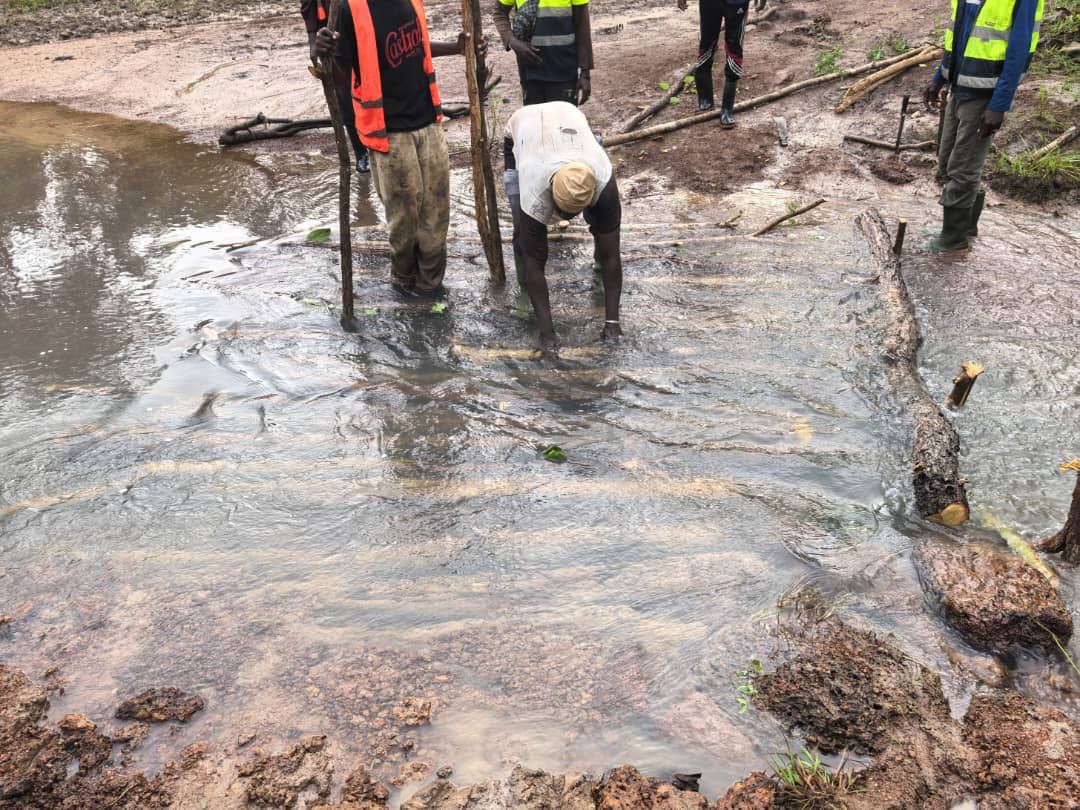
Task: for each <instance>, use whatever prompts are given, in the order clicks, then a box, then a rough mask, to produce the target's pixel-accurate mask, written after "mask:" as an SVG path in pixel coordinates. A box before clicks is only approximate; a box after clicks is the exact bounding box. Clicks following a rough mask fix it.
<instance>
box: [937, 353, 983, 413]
mask: <svg viewBox="0 0 1080 810" xmlns="http://www.w3.org/2000/svg"><path fill="white" fill-rule="evenodd" d="M982 373H983V367H982V366H981V365H979V364H978V363H974V362H968V363H961V364H960V373H959V374H958V375H956V377H954V378H953V381H952V382H953V388H952V391H950V392H949V396H948V397H947V398H946V399H945V404H946V405H947V406H948V407H950V408H962V407H964V403H965V402H967V398H968V394H970V393H971V389H972V387H974V385H975V380H976V379H978V377H979V375H980V374H982Z"/></svg>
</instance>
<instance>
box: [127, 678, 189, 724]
mask: <svg viewBox="0 0 1080 810" xmlns="http://www.w3.org/2000/svg"><path fill="white" fill-rule="evenodd" d="M205 706H206V703H205V702H203V699H202V698H201V697H199V696H198V695H189V694H188V693H186V692H182V691H180V690H179V689H177V688H175V687H173V686H166V687H164V688H162V689H147V690H146V691H145V692H143V693H141V694H139V695H136V696H135V697H133V698H130V699H129V700H125V701H124V702H123V703H121V704H120V705H119V706H118V707H117V708H116V716H117V718H118V719H120V720H142V721H144V722H150V723H165V722H167V721H169V720H179V721H180V722H181V723H184V722H186V721H187V720H188V719H189V718H190V717H191V716H192V715H193V714H195V712H198V711H202V709H203V708H204V707H205Z"/></svg>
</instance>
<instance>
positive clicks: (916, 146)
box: [844, 135, 934, 152]
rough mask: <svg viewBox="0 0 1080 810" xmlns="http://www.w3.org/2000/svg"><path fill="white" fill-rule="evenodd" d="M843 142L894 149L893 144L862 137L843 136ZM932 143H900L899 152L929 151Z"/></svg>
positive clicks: (894, 145)
mask: <svg viewBox="0 0 1080 810" xmlns="http://www.w3.org/2000/svg"><path fill="white" fill-rule="evenodd" d="M844 140H845V141H852V142H853V143H865V144H866V145H867V146H877V147H880V148H881V149H889V150H894V149H896V144H895V143H889V142H888V141H879V140H877V139H876V138H864V137H863V136H862V135H845V136H844ZM933 145H934V142H933V141H917V142H916V143H902V144H900V151H901V152H904V151H907V150H916V149H930V148H931V147H933Z"/></svg>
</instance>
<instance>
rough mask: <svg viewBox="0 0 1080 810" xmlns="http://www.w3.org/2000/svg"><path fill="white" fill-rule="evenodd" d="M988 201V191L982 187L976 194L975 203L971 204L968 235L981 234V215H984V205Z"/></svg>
mask: <svg viewBox="0 0 1080 810" xmlns="http://www.w3.org/2000/svg"><path fill="white" fill-rule="evenodd" d="M985 203H986V192H985V191H983V190H982V189H979V191H978V192H977V193H976V194H975V204H974V205H973V206H971V222H970V223H969V224H968V228H967V235H968V236H978V235H979V217H980V216H982V210H983V205H984V204H985Z"/></svg>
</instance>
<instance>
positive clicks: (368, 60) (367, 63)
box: [349, 0, 443, 152]
mask: <svg viewBox="0 0 1080 810" xmlns="http://www.w3.org/2000/svg"><path fill="white" fill-rule="evenodd" d="M412 6H413V10H414V11H415V12H416V21H417V24H418V25H419V26H420V36H421V37H422V38H423V40H424V73H426V74H427V78H428V87H429V88H430V90H431V103H432V105H434V107H435V120H436V121H442V118H443V117H442V101H441V100H440V99H439V85H438V83H437V82H436V81H435V66H434V64H433V63H432V61H431V40H429V39H428V28H427V16H426V15H425V14H424V4H423V3H422V2H421V0H412ZM349 9H350V10H351V11H352V18H353V30H354V31H355V32H356V53H357V57H358V61H359V62H360V76H359V80H357V77H355V76H354V77H353V94H352V95H353V110H354V112H355V113H356V134H357V135H359V136H360V142H361V143H362V144H364V146H366V147H367V148H368V149H374V150H375V151H376V152H389V151H390V139H389V138H388V137H387V133H386V116H385V115H384V114H383V97H382V79H381V78H380V76H379V46H378V44H377V43H376V42H375V24H374V23H373V22H372V21H371V9H370V8H369V7H368V0H350V2H349Z"/></svg>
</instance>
